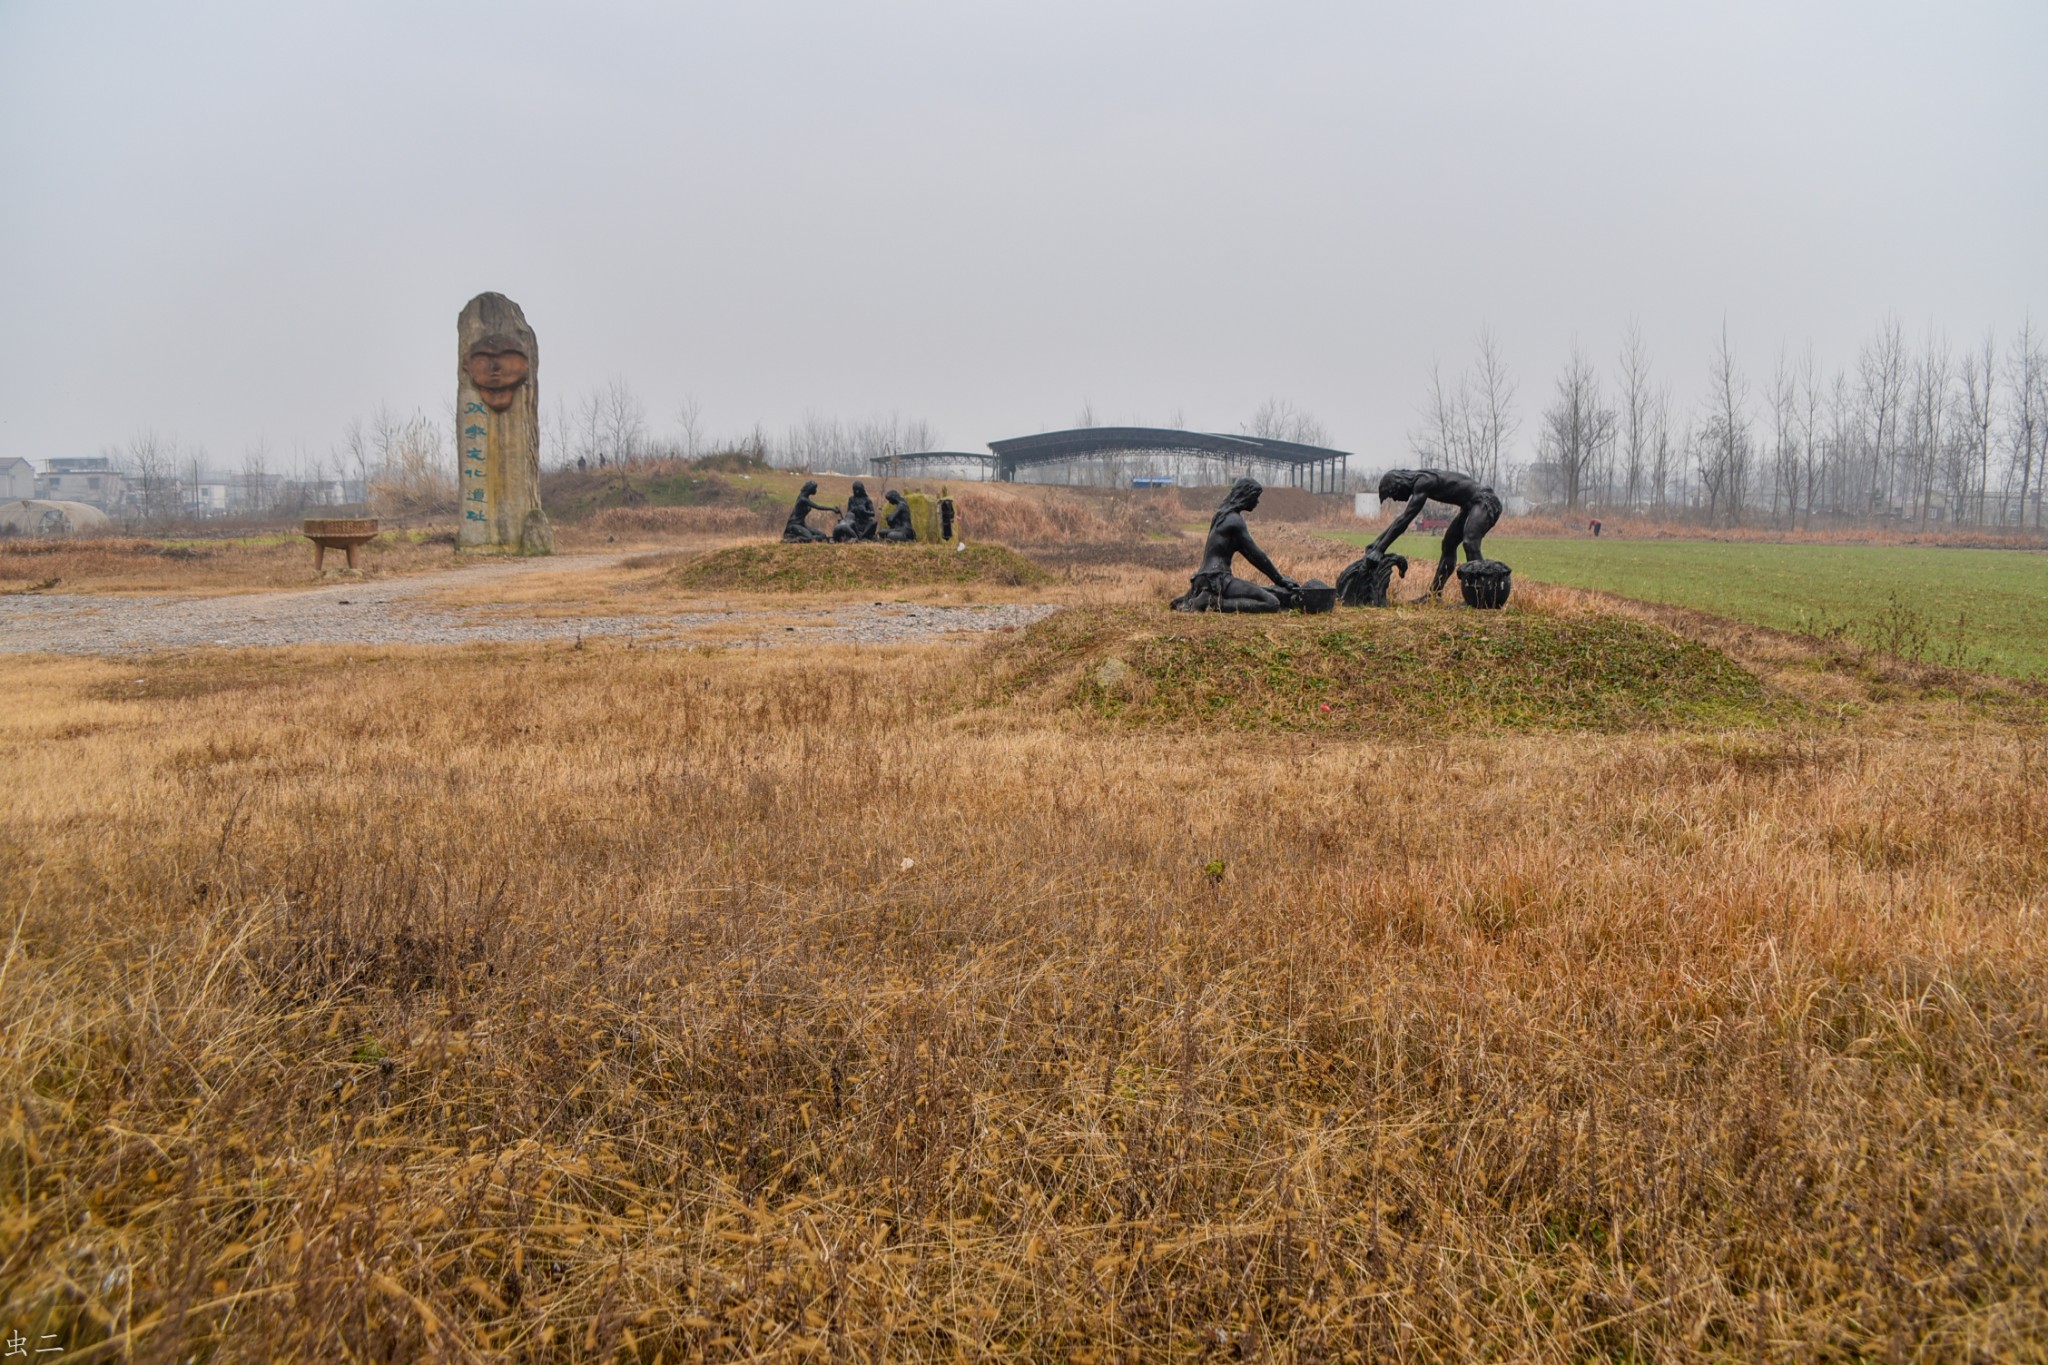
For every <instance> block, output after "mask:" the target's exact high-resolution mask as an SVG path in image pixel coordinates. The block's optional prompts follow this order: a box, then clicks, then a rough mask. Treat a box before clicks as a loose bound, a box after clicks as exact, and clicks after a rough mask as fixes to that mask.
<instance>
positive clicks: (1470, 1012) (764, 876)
mask: <svg viewBox="0 0 2048 1365" xmlns="http://www.w3.org/2000/svg"><path fill="white" fill-rule="evenodd" d="M1275 539H1276V540H1278V539H1283V538H1281V537H1275ZM1312 543H1313V542H1312V540H1311V538H1309V537H1307V536H1306V535H1305V534H1304V536H1303V540H1302V542H1301V544H1300V546H1297V547H1295V548H1300V549H1302V550H1304V551H1306V549H1307V548H1308V547H1309V546H1310V545H1311V544H1312ZM1095 548H1096V549H1097V550H1098V551H1099V553H1098V554H1097V555H1096V556H1095V559H1094V560H1087V561H1084V560H1083V559H1081V558H1080V557H1078V556H1077V558H1076V560H1075V562H1074V563H1073V564H1072V565H1070V566H1069V568H1070V569H1071V570H1072V572H1074V573H1076V574H1077V575H1078V574H1081V573H1091V574H1101V575H1103V577H1102V579H1101V586H1100V587H1099V588H1098V589H1096V591H1097V592H1098V595H1100V596H1102V597H1104V598H1106V599H1108V600H1106V601H1105V602H1103V603H1100V604H1098V605H1093V606H1084V607H1081V608H1079V609H1077V610H1072V611H1069V612H1066V613H1062V614H1060V615H1056V616H1053V617H1051V618H1049V619H1047V620H1045V621H1043V622H1041V623H1040V624H1038V625H1035V626H1032V627H1030V628H1029V629H1027V630H1024V631H1022V632H1020V633H1017V634H1014V635H1011V636H1007V637H1002V638H999V639H996V640H994V641H992V642H989V643H985V644H980V645H973V646H961V645H945V644H922V645H900V646H889V647H884V648H877V647H863V648H854V647H849V646H845V645H817V646H808V647H800V646H792V647H789V648H783V649H768V650H757V649H752V648H748V649H723V648H703V647H693V648H679V649H648V648H632V647H630V646H629V645H627V644H624V643H620V642H617V641H608V640H604V639H592V640H585V641H577V642H576V643H573V644H571V643H568V642H558V643H554V644H548V645H525V644H522V645H486V646H475V647H424V646H371V645H362V644H356V645H348V646H332V647H299V648H291V649H201V650H177V651H165V652H159V653H156V654H153V655H149V656H145V657H138V658H119V659H115V658H55V657H37V656H26V655H21V656H11V657H6V658H0V687H4V688H5V689H6V691H7V695H9V696H10V698H12V699H13V701H12V704H11V706H10V707H9V708H8V710H7V711H6V713H5V714H4V715H0V764H4V766H5V769H6V771H7V772H8V774H9V779H10V780H9V781H8V782H6V783H4V784H0V933H4V934H5V936H6V947H5V950H4V962H0V1040H4V1042H0V1087H4V1094H5V1096H6V1100H5V1103H4V1104H0V1171H4V1173H5V1175H6V1179H5V1180H4V1181H0V1220H4V1222H0V1226H4V1227H5V1228H6V1229H7V1236H6V1237H5V1238H4V1239H0V1305H4V1307H5V1316H4V1317H0V1326H8V1327H13V1328H17V1329H18V1330H20V1331H21V1332H22V1333H24V1334H25V1335H26V1336H27V1338H28V1339H29V1340H31V1341H35V1340H38V1339H40V1338H41V1336H42V1334H44V1333H48V1334H51V1337H52V1338H53V1339H56V1340H59V1341H61V1342H62V1344H63V1345H64V1347H65V1348H66V1350H67V1351H68V1352H71V1353H74V1354H75V1355H77V1356H79V1357H80V1358H87V1359H104V1358H112V1357H115V1356H119V1355H122V1354H132V1355H133V1356H135V1357H136V1358H179V1359H183V1358H194V1357H197V1358H220V1359H229V1358H263V1359H344V1358H348V1359H383V1360H435V1361H440V1360H447V1361H472V1360H527V1359H539V1360H550V1361H556V1360H559V1361H580V1360H637V1361H654V1360H679V1359H740V1358H749V1359H753V1358H766V1359H785V1358H786V1359H797V1358H807V1359H817V1358H823V1359H838V1360H858V1361H885V1360H887V1361H893V1360H920V1359H932V1360H936V1359H949V1360H950V1359H962V1358H966V1359H982V1358H993V1357H999V1356H1000V1357H1005V1358H1026V1359H1053V1360H1127V1359H1161V1358H1202V1357H1204V1356H1209V1357H1214V1358H1226V1359H1227V1358H1243V1359H1262V1358H1263V1359H1283V1360H1284V1359H1331V1360H1339V1359H1369V1358H1403V1359H1413V1360H1422V1361H1452V1360H1465V1359H1473V1358H1493V1359H1502V1360H1506V1359H1514V1360H1527V1359H1535V1360H1545V1359H1554V1360H1579V1359H1586V1358H1601V1359H1616V1360H1625V1359H1633V1360H1649V1359H1658V1360H1682V1359H1697V1360H1721V1359H1745V1360H1748V1359H1766V1360H1786V1361H1792V1360H1805V1359H1814V1358H1842V1359H1852V1358H1859V1357H1860V1358H1883V1357H1886V1356H1888V1355H1891V1356H1897V1355H1903V1356H1905V1357H1907V1358H1912V1357H1914V1356H1915V1355H1916V1353H1917V1355H1918V1356H1919V1357H1920V1358H1928V1359H1996V1358H2006V1357H2009V1356H2016V1355H2018V1356H2023V1355H2025V1354H2026V1352H2027V1351H2028V1350H2030V1349H2032V1348H2033V1347H2035V1346H2037V1345H2038V1343H2039V1342H2040V1341H2041V1340H2043V1339H2044V1338H2048V1288H2044V1286H2048V1238H2044V1236H2043V1235H2042V1228H2043V1227H2044V1226H2048V1182H2044V1180H2043V1176H2042V1171H2041V1164H2040V1163H2041V1157H2040V1141H2039V1137H2040V1134H2041V1132H2042V1131H2043V1130H2044V1128H2048V1053H2044V1051H2043V1048H2042V1039H2043V1037H2044V1036H2048V1013H2044V1001H2043V995H2042V990H2041V985H2040V983H2041V981H2042V980H2043V979H2044V974H2048V946H2044V944H2048V940H2044V939H2043V936H2042V935H2041V933H2040V932H2039V930H2040V918H2041V915H2042V912H2043V905H2044V896H2048V784H2044V783H2043V782H2042V781H2041V773H2042V770H2043V767H2044V765H2048V745H2044V735H2048V731H2044V726H2043V722H2042V706H2041V701H2040V698H2039V697H2038V696H2036V695H2034V694H2032V693H2030V692H2029V691H2028V690H2027V689H2025V688H2016V689H2012V690H2010V691H2007V692H2003V693H1999V692H1996V691H1994V690H1992V689H1988V688H1974V689H1971V690H1969V691H1968V692H1967V693H1962V692H1958V691H1957V690H1956V689H1955V688H1954V687H1953V686H1952V685H1951V681H1950V680H1949V679H1947V678H1946V677H1943V676H1938V671H1937V670H1930V669H1924V668H1916V667H1910V666H1899V665H1894V664H1891V663H1887V662H1886V661H1883V660H1881V659H1872V658H1870V657H1868V656H1861V655H1859V656H1857V657H1855V658H1854V659H1848V658H1846V656H1844V657H1842V658H1837V657H1836V656H1834V655H1831V654H1830V652H1829V649H1828V647H1827V646H1826V645H1825V644H1824V643H1822V642H1802V641H1799V640H1796V639H1794V640H1787V639H1786V638H1785V637H1781V636H1771V635H1768V634H1767V633H1765V632H1760V631H1753V630H1751V631H1749V632H1748V634H1747V635H1745V634H1744V633H1743V632H1742V631H1737V630H1727V631H1721V632H1720V633H1719V634H1716V635H1714V636H1712V637H1711V638H1707V637H1701V638H1699V639H1685V638H1680V637H1678V636H1675V635H1672V634H1669V633H1668V632H1666V631H1665V629H1664V627H1662V626H1660V625H1657V624H1656V623H1655V622H1654V621H1653V620H1651V619H1649V618H1647V617H1645V616H1643V615H1640V614H1639V615H1635V616H1630V617H1623V616H1617V615H1615V614H1613V613H1611V612H1610V611H1609V610H1608V608H1607V607H1606V606H1605V605H1604V604H1603V603H1602V602H1601V600H1599V599H1597V598H1594V597H1592V596H1590V595H1588V594H1581V593H1576V592H1574V591H1572V590H1568V589H1559V588H1553V587H1546V586H1542V585H1533V584H1532V585H1530V587H1528V588H1527V589H1525V590H1524V591H1523V592H1522V593H1520V594H1518V597H1517V601H1516V604H1515V606H1514V607H1512V608H1511V609H1510V610H1509V611H1508V612H1506V613H1503V614H1501V615H1500V616H1498V617H1489V616H1484V615H1482V614H1479V613H1471V612H1462V611H1460V612H1452V611H1435V610H1431V609H1427V608H1420V607H1416V608H1409V609H1407V610H1397V611H1393V612H1387V613H1344V614H1340V615H1339V616H1337V617H1318V618H1299V617H1286V618H1270V619H1266V620H1253V619H1244V618H1237V619H1231V618H1205V619H1200V620H1193V621H1190V620H1186V619H1176V618H1172V617H1170V616H1168V614H1167V613H1166V612H1165V611H1164V609H1163V606H1162V603H1163V600H1164V598H1163V594H1164V593H1166V592H1167V591H1169V590H1170V589H1171V588H1173V587H1174V586H1175V580H1179V581H1184V575H1182V574H1180V573H1179V572H1178V571H1177V569H1176V570H1167V569H1162V568H1155V567H1152V565H1151V563H1150V559H1149V557H1150V555H1151V553H1152V549H1151V547H1149V546H1134V547H1131V548H1129V549H1127V550H1125V551H1123V552H1122V553H1124V554H1127V555H1132V556H1136V560H1135V561H1134V562H1128V563H1125V564H1124V565H1123V567H1118V564H1117V562H1115V561H1116V553H1117V552H1115V550H1114V547H1108V546H1098V547H1095ZM1298 558H1299V561H1300V562H1301V563H1303V564H1305V565H1314V567H1315V569H1316V571H1318V572H1325V573H1327V572H1330V571H1332V569H1331V562H1330V561H1318V560H1315V559H1313V558H1312V557H1310V556H1309V555H1308V554H1307V553H1303V554H1302V555H1300V556H1299V557H1298ZM1335 559H1336V556H1331V560H1332V561H1334V560H1335ZM1096 561H1100V562H1096ZM1289 562H1295V561H1294V560H1293V559H1290V561H1289ZM662 572H666V571H662ZM479 581H481V580H479ZM600 581H608V580H603V579H600ZM1080 581H1081V580H1080V579H1078V578H1076V579H1075V580H1073V581H1071V582H1070V581H1068V580H1066V579H1062V580H1061V582H1062V584H1063V585H1064V586H1063V588H1062V591H1065V592H1070V593H1071V592H1075V591H1077V588H1076V587H1075V584H1076V583H1078V582H1080ZM1006 591H1011V592H1018V591H1022V589H1007V590H1006ZM1716 629H1717V630H1718V629H1719V628H1718V627H1716ZM1588 651H1591V654H1589V653H1588ZM1617 651H1619V652H1617ZM1588 660H1590V662H1591V665H1597V666H1589V664H1588ZM1602 668H1604V669H1605V670H1606V671H1605V672H1602V671H1601V669H1602ZM1461 671H1471V672H1475V674H1476V673H1478V672H1483V674H1484V676H1483V677H1478V676H1475V677H1474V678H1473V679H1471V680H1470V681H1469V682H1461V681H1458V680H1456V678H1455V676H1454V675H1456V674H1458V673H1459V672H1461ZM1237 673H1242V674H1245V675H1246V676H1247V678H1248V679H1249V682H1248V684H1246V685H1238V684H1234V683H1233V681H1232V679H1233V674H1237ZM1432 689H1437V690H1446V689H1459V690H1455V693H1454V694H1453V693H1452V692H1449V691H1447V693H1446V695H1447V697H1448V700H1446V698H1443V697H1437V696H1436V695H1435V692H1434V691H1432ZM1411 699H1412V703H1413V704H1410V701H1411ZM1438 703H1442V704H1438ZM95 1353H96V1354H95Z"/></svg>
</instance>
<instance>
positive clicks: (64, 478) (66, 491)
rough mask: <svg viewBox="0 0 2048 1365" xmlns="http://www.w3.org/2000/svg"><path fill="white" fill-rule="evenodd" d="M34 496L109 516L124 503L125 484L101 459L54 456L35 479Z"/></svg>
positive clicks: (116, 470)
mask: <svg viewBox="0 0 2048 1365" xmlns="http://www.w3.org/2000/svg"><path fill="white" fill-rule="evenodd" d="M35 495H36V496H37V497H38V498H45V499H49V500H52V501H56V502H82V503H84V504H85V505H86V506H88V507H97V508H99V509H100V511H102V512H111V511H114V510H116V509H117V508H119V507H120V506H121V505H122V504H123V503H125V502H127V501H128V481H127V480H126V479H125V478H123V477H122V476H121V471H120V469H119V468H118V467H117V466H116V465H115V464H114V462H113V460H112V459H110V458H108V457H107V456H105V455H76V456H58V457H57V458H56V459H53V460H50V461H48V462H47V463H46V465H45V467H44V469H43V472H42V473H41V474H39V475H37V476H36V492H35Z"/></svg>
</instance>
